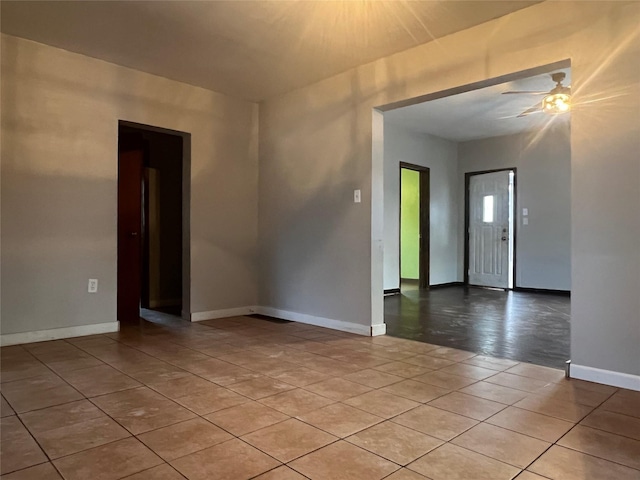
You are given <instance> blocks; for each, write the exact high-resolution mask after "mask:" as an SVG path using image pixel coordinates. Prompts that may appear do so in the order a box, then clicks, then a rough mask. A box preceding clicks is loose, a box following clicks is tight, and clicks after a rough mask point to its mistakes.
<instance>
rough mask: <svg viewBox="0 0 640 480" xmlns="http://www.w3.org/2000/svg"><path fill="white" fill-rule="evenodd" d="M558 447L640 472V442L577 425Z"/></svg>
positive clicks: (561, 440) (559, 442)
mask: <svg viewBox="0 0 640 480" xmlns="http://www.w3.org/2000/svg"><path fill="white" fill-rule="evenodd" d="M558 445H561V446H563V447H567V448H571V449H573V450H577V451H579V452H582V453H586V454H589V455H593V456H594V457H600V458H603V459H605V460H609V461H612V462H616V463H620V464H622V465H626V466H627V467H631V468H635V469H638V470H640V440H634V439H632V438H628V437H622V436H620V435H614V434H613V433H609V432H604V431H602V430H596V429H595V428H590V427H585V426H582V425H577V426H576V427H575V428H574V429H573V430H571V431H570V432H569V433H567V434H566V435H565V436H564V437H562V438H561V439H560V440H558Z"/></svg>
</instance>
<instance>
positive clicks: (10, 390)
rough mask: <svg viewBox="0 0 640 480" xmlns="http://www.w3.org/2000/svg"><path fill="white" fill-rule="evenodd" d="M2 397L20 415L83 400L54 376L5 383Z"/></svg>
mask: <svg viewBox="0 0 640 480" xmlns="http://www.w3.org/2000/svg"><path fill="white" fill-rule="evenodd" d="M2 395H3V396H4V397H5V398H6V399H7V401H8V402H9V404H10V405H11V407H12V408H13V409H14V410H15V411H16V412H18V413H23V412H28V411H30V410H36V409H40V408H46V407H51V406H53V405H61V404H63V403H68V402H73V401H74V400H80V399H82V395H81V394H80V392H78V391H77V390H75V389H74V388H72V387H71V386H69V385H68V384H67V383H66V382H65V381H64V380H62V379H61V378H60V377H58V376H56V375H53V374H50V375H46V376H41V377H33V378H28V379H25V380H17V381H15V382H10V383H3V384H2Z"/></svg>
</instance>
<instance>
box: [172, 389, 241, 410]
mask: <svg viewBox="0 0 640 480" xmlns="http://www.w3.org/2000/svg"><path fill="white" fill-rule="evenodd" d="M175 401H176V403H179V404H180V405H182V406H183V407H187V408H188V409H189V410H191V411H193V412H195V413H197V414H198V415H206V414H208V413H213V412H217V411H218V410H222V409H225V408H229V407H235V406H236V405H240V404H242V403H246V402H250V401H251V400H249V399H248V398H247V397H244V396H242V395H240V394H238V393H235V392H232V391H231V390H229V389H227V388H225V387H219V386H217V385H212V387H211V388H210V389H209V391H207V392H203V393H194V394H191V395H186V396H184V397H179V398H176V399H175Z"/></svg>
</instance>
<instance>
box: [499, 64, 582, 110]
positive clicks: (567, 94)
mask: <svg viewBox="0 0 640 480" xmlns="http://www.w3.org/2000/svg"><path fill="white" fill-rule="evenodd" d="M565 76H566V75H565V73H564V72H556V73H552V74H551V80H553V81H554V82H556V86H555V87H553V88H552V89H551V90H549V91H548V92H543V91H535V90H531V91H529V90H514V91H509V92H502V94H503V95H523V94H524V95H545V97H544V98H543V99H542V102H539V103H537V104H536V105H534V106H532V107H531V108H528V109H526V110H525V111H524V112H522V113H521V114H520V115H518V116H517V117H516V118H519V117H526V116H527V115H531V114H532V113H538V112H544V113H548V114H550V115H557V114H560V113H566V112H568V111H569V109H570V108H571V103H570V102H571V86H567V87H565V86H563V85H562V81H563V80H564V79H565Z"/></svg>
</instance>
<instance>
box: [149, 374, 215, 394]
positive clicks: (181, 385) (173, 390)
mask: <svg viewBox="0 0 640 480" xmlns="http://www.w3.org/2000/svg"><path fill="white" fill-rule="evenodd" d="M147 386H148V387H149V388H152V389H154V390H156V391H157V392H160V393H161V394H163V395H165V396H167V397H169V398H171V399H176V398H180V397H184V396H187V395H196V394H198V393H206V392H208V391H211V388H212V387H217V386H218V385H216V384H215V383H212V382H210V381H209V380H205V379H204V378H200V377H197V376H195V375H191V374H189V375H187V376H184V377H179V378H173V379H170V380H166V381H162V382H152V383H149V384H148V385H147Z"/></svg>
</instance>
